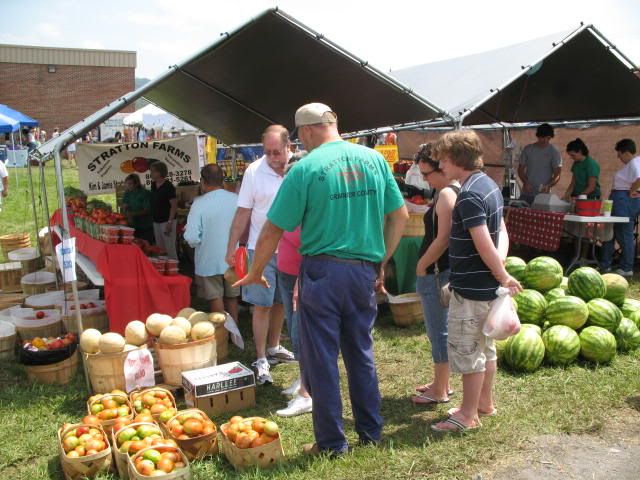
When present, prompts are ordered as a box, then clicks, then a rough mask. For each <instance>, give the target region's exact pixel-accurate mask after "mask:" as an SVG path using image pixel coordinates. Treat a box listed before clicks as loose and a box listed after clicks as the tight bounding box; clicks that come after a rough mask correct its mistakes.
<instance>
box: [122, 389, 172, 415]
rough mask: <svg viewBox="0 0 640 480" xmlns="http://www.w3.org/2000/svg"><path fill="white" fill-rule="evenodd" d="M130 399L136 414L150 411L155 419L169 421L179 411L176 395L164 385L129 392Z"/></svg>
mask: <svg viewBox="0 0 640 480" xmlns="http://www.w3.org/2000/svg"><path fill="white" fill-rule="evenodd" d="M129 401H130V402H131V406H132V407H133V411H134V412H135V413H136V415H139V414H141V413H148V414H150V415H151V416H152V417H153V418H154V420H156V421H160V422H162V423H166V422H168V421H169V420H171V419H172V418H173V417H174V416H175V414H176V413H178V409H177V407H176V399H175V397H174V396H173V394H172V393H171V392H170V391H169V390H167V389H166V388H162V387H151V388H145V389H137V390H134V391H132V392H130V393H129Z"/></svg>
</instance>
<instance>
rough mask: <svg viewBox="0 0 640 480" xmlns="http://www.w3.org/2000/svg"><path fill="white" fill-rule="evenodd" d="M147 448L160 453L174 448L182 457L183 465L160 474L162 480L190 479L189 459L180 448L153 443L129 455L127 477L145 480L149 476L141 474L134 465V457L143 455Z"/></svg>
mask: <svg viewBox="0 0 640 480" xmlns="http://www.w3.org/2000/svg"><path fill="white" fill-rule="evenodd" d="M147 450H157V451H159V452H160V453H163V452H166V451H174V450H175V451H177V452H178V454H179V455H180V457H181V458H182V463H184V467H182V468H177V469H175V470H174V471H173V472H171V473H167V474H165V475H162V478H163V479H164V480H190V479H191V468H190V467H189V459H188V458H187V457H186V456H185V454H184V452H183V451H182V450H180V449H179V448H176V447H173V446H170V445H153V446H151V447H147V448H143V449H142V450H140V451H139V452H138V453H136V454H135V455H134V456H133V457H129V478H132V479H135V480H147V479H148V478H150V477H149V476H146V475H141V474H140V473H138V471H137V470H136V466H135V460H136V458H138V457H142V456H144V452H146V451H147Z"/></svg>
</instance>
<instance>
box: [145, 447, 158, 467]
mask: <svg viewBox="0 0 640 480" xmlns="http://www.w3.org/2000/svg"><path fill="white" fill-rule="evenodd" d="M142 457H143V458H144V459H145V460H151V461H152V462H153V463H154V465H155V464H156V463H158V462H159V461H160V459H161V458H162V456H161V454H160V452H159V451H158V450H154V449H151V450H147V451H146V452H144V453H143V454H142Z"/></svg>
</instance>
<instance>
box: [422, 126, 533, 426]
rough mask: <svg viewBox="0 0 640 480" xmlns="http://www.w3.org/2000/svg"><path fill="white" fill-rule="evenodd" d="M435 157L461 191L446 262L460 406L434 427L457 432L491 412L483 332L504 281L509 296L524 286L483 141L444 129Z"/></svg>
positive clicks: (491, 352)
mask: <svg viewBox="0 0 640 480" xmlns="http://www.w3.org/2000/svg"><path fill="white" fill-rule="evenodd" d="M433 155H434V157H435V158H436V159H437V160H439V161H440V167H441V168H442V170H443V171H444V174H445V175H446V176H447V177H448V178H449V179H450V180H458V181H459V182H460V184H461V189H460V193H459V194H458V198H457V200H456V205H455V207H454V209H453V215H452V225H451V238H450V240H449V261H450V267H451V276H450V287H451V289H452V290H453V293H452V295H451V303H450V305H449V331H448V357H449V364H450V367H451V370H452V371H453V372H457V373H461V374H462V388H463V393H462V405H461V406H460V407H459V408H453V409H451V410H449V418H448V419H447V420H445V421H443V422H440V423H437V424H435V425H432V427H431V428H433V429H434V430H436V431H438V432H461V431H464V430H467V429H473V428H478V427H479V426H480V419H479V415H482V414H485V415H490V414H492V413H494V412H495V407H494V405H493V380H494V378H495V373H496V361H497V356H496V348H495V344H494V341H493V339H491V338H489V337H487V336H486V335H484V334H483V333H482V327H483V325H484V322H485V321H486V319H487V314H488V313H489V308H490V306H491V303H492V302H493V300H495V299H496V298H497V296H496V289H497V288H498V287H499V286H500V285H502V286H503V287H506V288H508V289H509V290H510V291H511V293H512V294H515V293H516V292H518V291H520V290H522V287H521V286H520V283H519V282H518V281H517V280H516V279H515V278H513V277H512V276H511V275H509V274H508V273H507V271H506V270H505V268H504V260H505V258H506V256H507V252H508V250H509V238H508V236H507V232H506V228H505V224H504V221H503V219H502V194H501V191H500V188H499V187H498V186H497V185H496V184H495V182H494V181H493V180H492V179H491V178H489V177H488V176H487V175H486V174H485V173H483V172H482V171H481V168H482V166H483V163H482V157H481V156H482V145H481V143H480V138H479V137H478V136H477V135H476V134H475V133H474V132H473V131H455V132H450V133H446V134H445V135H443V136H442V138H440V140H438V141H437V142H436V144H435V145H434V147H433Z"/></svg>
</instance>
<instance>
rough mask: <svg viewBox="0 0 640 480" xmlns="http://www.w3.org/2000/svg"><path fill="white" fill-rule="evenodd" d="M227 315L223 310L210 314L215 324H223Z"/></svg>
mask: <svg viewBox="0 0 640 480" xmlns="http://www.w3.org/2000/svg"><path fill="white" fill-rule="evenodd" d="M226 319H227V316H226V315H225V314H224V313H221V312H213V313H212V314H210V315H209V321H210V322H211V323H213V324H214V325H221V324H223V323H224V322H225V320H226Z"/></svg>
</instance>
